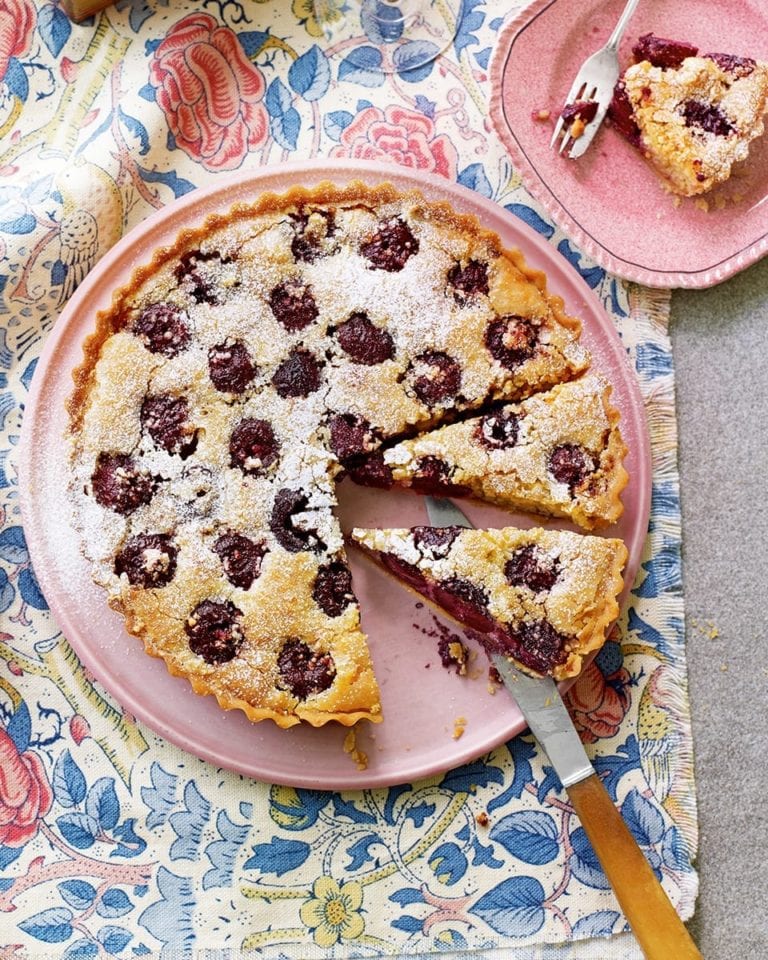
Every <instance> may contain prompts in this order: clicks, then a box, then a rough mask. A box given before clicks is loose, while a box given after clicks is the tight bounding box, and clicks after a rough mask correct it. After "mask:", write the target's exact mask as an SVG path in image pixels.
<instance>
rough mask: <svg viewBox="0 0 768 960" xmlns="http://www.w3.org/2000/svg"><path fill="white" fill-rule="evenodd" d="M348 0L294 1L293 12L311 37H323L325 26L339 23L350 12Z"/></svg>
mask: <svg viewBox="0 0 768 960" xmlns="http://www.w3.org/2000/svg"><path fill="white" fill-rule="evenodd" d="M348 9H349V8H348V7H347V4H346V0H293V3H292V4H291V10H293V14H294V16H295V17H298V20H299V23H300V24H301V25H302V27H304V29H305V30H306V31H307V33H308V34H309V35H310V37H322V36H323V33H324V30H323V25H324V24H328V25H330V24H334V23H338V21H339V20H341V18H342V17H343V16H345V14H346V12H347V11H348Z"/></svg>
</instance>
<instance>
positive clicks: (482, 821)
mask: <svg viewBox="0 0 768 960" xmlns="http://www.w3.org/2000/svg"><path fill="white" fill-rule="evenodd" d="M490 822H491V818H490V817H489V816H488V814H487V813H486V812H485V810H481V811H480V813H478V814H477V816H476V817H475V823H476V824H477V825H478V826H479V827H487V826H488V824H489V823H490Z"/></svg>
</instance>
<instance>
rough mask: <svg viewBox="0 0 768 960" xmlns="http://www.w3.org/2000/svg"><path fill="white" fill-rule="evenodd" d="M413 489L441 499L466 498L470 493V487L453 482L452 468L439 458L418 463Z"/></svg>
mask: <svg viewBox="0 0 768 960" xmlns="http://www.w3.org/2000/svg"><path fill="white" fill-rule="evenodd" d="M411 489H412V490H414V491H415V492H416V493H422V494H425V495H434V496H440V497H443V496H448V497H466V496H469V493H470V489H469V487H465V486H462V484H460V483H453V482H452V480H451V469H450V467H449V466H448V464H447V463H446V462H445V461H444V460H440V459H439V458H438V457H422V458H421V459H420V460H419V461H418V464H417V471H416V473H415V475H414V476H413V478H412V479H411Z"/></svg>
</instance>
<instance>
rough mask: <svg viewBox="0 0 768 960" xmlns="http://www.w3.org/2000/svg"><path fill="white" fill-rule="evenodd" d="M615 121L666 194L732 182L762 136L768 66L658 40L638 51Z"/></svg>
mask: <svg viewBox="0 0 768 960" xmlns="http://www.w3.org/2000/svg"><path fill="white" fill-rule="evenodd" d="M632 52H633V55H634V59H635V63H633V64H632V65H631V66H629V67H628V68H627V69H626V70H625V71H624V73H623V74H622V76H621V77H620V78H619V81H618V83H617V84H616V89H615V91H614V95H613V101H612V103H611V108H610V116H611V119H612V121H613V124H614V126H616V127H617V128H618V129H619V130H620V131H621V133H623V134H624V136H625V137H627V139H628V140H629V141H630V143H632V144H633V145H634V146H635V147H637V149H638V150H640V152H641V153H642V154H643V156H644V157H646V159H647V160H648V161H649V162H650V163H651V164H652V166H653V167H654V168H655V170H656V172H657V173H658V174H659V175H660V176H661V178H662V179H663V181H664V183H665V184H666V185H667V187H668V188H669V189H670V190H671V191H672V192H674V193H677V194H680V195H681V196H686V197H690V196H695V195H696V194H701V193H706V191H708V190H711V189H712V187H714V186H715V185H716V184H719V183H723V182H724V181H726V180H728V179H729V177H730V176H731V173H732V172H733V166H734V164H736V163H738V162H739V161H743V160H746V159H747V156H748V154H749V146H750V143H751V142H752V141H753V140H755V139H756V138H757V137H759V136H761V134H762V133H763V130H764V115H765V112H766V109H768V63H765V62H761V61H758V60H753V59H751V58H750V57H737V56H733V55H732V54H729V53H703V54H700V53H699V50H698V48H697V47H695V46H693V45H692V44H690V43H684V42H680V41H676V40H665V39H664V38H663V37H656V36H654V35H653V34H650V33H649V34H645V35H644V36H642V37H640V39H639V40H638V42H637V44H636V45H635V46H634V47H633V50H632Z"/></svg>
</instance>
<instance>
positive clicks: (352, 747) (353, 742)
mask: <svg viewBox="0 0 768 960" xmlns="http://www.w3.org/2000/svg"><path fill="white" fill-rule="evenodd" d="M344 753H348V754H349V756H350V757H351V758H352V760H353V762H354V764H355V766H356V767H357V769H358V770H367V769H368V755H367V754H366V753H364V752H363V751H362V750H360V749H359V747H358V746H357V731H356V730H355V728H354V727H352V728H351V729H350V730H349V731H348V733H347V735H346V737H344Z"/></svg>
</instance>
